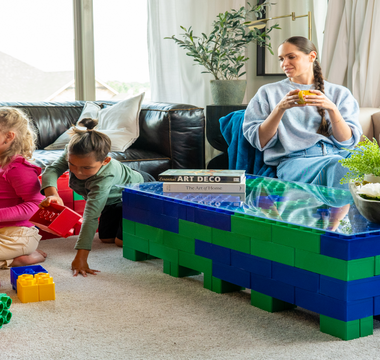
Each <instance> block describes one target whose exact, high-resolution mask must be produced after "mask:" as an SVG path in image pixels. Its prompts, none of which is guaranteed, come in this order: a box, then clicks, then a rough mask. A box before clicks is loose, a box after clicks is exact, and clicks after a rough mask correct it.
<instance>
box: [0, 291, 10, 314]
mask: <svg viewBox="0 0 380 360" xmlns="http://www.w3.org/2000/svg"><path fill="white" fill-rule="evenodd" d="M0 303H1V304H0V305H2V307H1V310H0V312H2V311H3V310H6V309H9V308H10V307H11V305H12V299H11V298H10V297H9V296H8V295H7V294H5V293H2V294H0Z"/></svg>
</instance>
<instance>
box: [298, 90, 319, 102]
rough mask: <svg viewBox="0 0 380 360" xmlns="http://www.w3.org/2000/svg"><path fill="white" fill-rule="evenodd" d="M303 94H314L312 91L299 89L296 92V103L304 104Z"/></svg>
mask: <svg viewBox="0 0 380 360" xmlns="http://www.w3.org/2000/svg"><path fill="white" fill-rule="evenodd" d="M305 95H315V94H314V93H312V92H310V91H309V90H301V91H299V92H298V98H299V100H298V101H297V104H306V101H305V99H304V96H305Z"/></svg>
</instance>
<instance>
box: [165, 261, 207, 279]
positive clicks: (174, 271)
mask: <svg viewBox="0 0 380 360" xmlns="http://www.w3.org/2000/svg"><path fill="white" fill-rule="evenodd" d="M170 266H171V267H170V275H171V276H174V277H186V276H193V275H199V274H200V272H199V271H197V270H193V269H189V268H187V267H184V266H180V265H178V264H175V263H173V262H172V263H171V265H170Z"/></svg>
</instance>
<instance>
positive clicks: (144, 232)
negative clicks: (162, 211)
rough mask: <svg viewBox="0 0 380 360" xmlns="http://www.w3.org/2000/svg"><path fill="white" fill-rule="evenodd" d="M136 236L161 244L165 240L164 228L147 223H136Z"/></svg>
mask: <svg viewBox="0 0 380 360" xmlns="http://www.w3.org/2000/svg"><path fill="white" fill-rule="evenodd" d="M136 236H138V237H140V238H143V239H146V240H149V241H152V242H157V243H160V244H163V242H164V230H161V229H158V228H155V227H153V226H149V225H145V224H140V223H136Z"/></svg>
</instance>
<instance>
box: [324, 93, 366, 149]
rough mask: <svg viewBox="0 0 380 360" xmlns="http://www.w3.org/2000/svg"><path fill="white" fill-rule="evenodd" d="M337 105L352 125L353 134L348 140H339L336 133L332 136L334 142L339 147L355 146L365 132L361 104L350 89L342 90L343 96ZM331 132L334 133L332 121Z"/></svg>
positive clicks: (345, 119)
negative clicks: (362, 124)
mask: <svg viewBox="0 0 380 360" xmlns="http://www.w3.org/2000/svg"><path fill="white" fill-rule="evenodd" d="M336 106H337V107H338V110H339V112H340V114H341V115H342V117H343V119H344V121H345V122H346V123H347V125H348V126H349V127H350V129H351V131H352V136H351V138H350V139H348V140H346V141H338V140H337V139H336V138H335V137H334V135H331V136H330V139H331V140H332V142H333V143H334V144H335V145H336V146H337V147H338V148H339V149H343V148H353V147H354V146H355V145H356V144H357V143H358V142H359V141H360V137H361V135H362V134H363V130H362V127H361V125H360V122H359V104H358V102H357V101H356V99H355V98H354V96H353V95H352V94H351V92H350V91H349V90H348V89H345V91H343V92H342V94H341V96H340V97H339V98H338V99H337V101H336ZM329 132H330V133H331V134H332V125H331V123H330V126H329Z"/></svg>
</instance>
